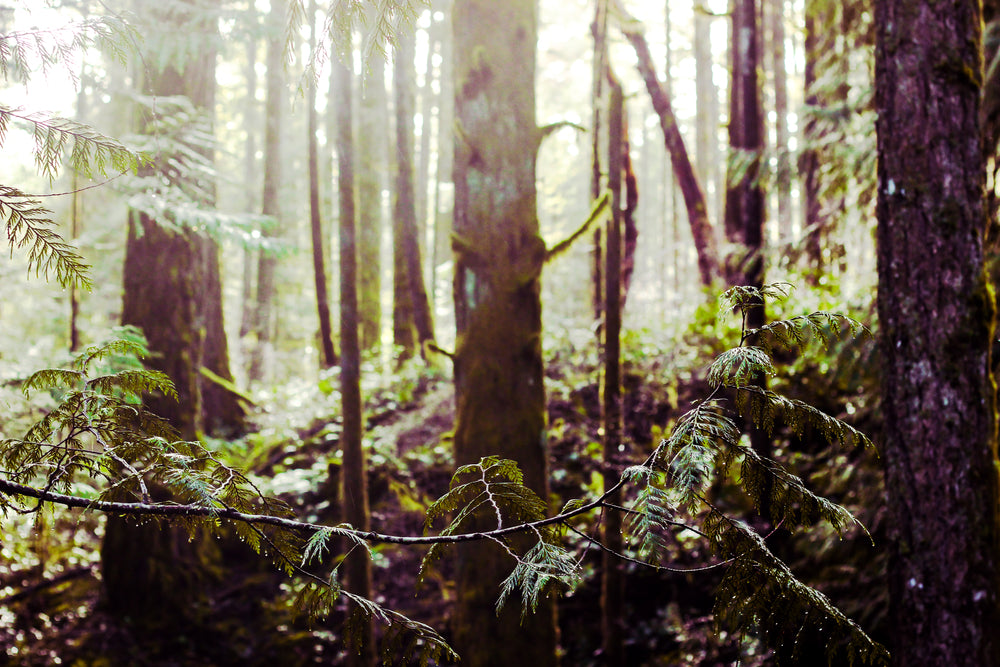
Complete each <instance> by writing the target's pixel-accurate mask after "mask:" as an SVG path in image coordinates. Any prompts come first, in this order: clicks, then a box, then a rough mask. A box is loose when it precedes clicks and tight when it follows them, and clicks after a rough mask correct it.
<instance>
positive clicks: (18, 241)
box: [0, 185, 92, 289]
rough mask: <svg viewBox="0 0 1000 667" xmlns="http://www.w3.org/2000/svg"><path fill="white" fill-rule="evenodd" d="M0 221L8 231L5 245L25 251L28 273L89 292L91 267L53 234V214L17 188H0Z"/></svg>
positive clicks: (4, 186) (1, 186)
mask: <svg viewBox="0 0 1000 667" xmlns="http://www.w3.org/2000/svg"><path fill="white" fill-rule="evenodd" d="M0 220H4V221H5V223H6V227H7V242H8V244H9V245H10V247H11V248H12V249H13V248H27V251H28V270H29V271H32V270H33V271H34V272H35V275H39V274H41V275H43V276H45V277H46V278H47V277H48V276H49V273H55V276H56V280H57V281H58V282H59V284H60V285H62V286H64V287H69V286H71V285H77V286H79V287H83V288H86V289H90V288H91V286H92V284H91V282H90V278H88V277H87V271H88V270H89V269H90V267H89V266H88V265H87V264H86V263H84V261H83V258H82V257H81V256H80V255H79V254H77V252H76V251H75V249H74V248H73V247H72V246H70V245H69V244H68V243H66V242H65V241H64V240H63V238H62V237H61V236H60V235H59V234H57V233H56V232H55V231H53V229H52V228H53V227H54V226H55V223H54V222H53V221H52V212H51V211H49V210H48V209H46V208H45V207H43V206H42V205H41V202H39V201H38V200H37V199H35V198H33V197H32V196H31V195H28V194H26V193H24V192H22V191H20V190H18V189H17V188H12V187H10V186H7V185H0Z"/></svg>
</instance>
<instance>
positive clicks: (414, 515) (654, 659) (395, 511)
mask: <svg viewBox="0 0 1000 667" xmlns="http://www.w3.org/2000/svg"><path fill="white" fill-rule="evenodd" d="M584 371H586V369H581V368H579V367H575V366H573V365H572V364H553V365H550V367H549V369H548V371H547V380H548V383H549V394H548V395H549V404H548V412H549V425H550V434H551V437H550V442H551V444H552V449H551V460H550V466H551V479H552V498H551V501H552V502H551V504H552V505H553V506H562V504H563V503H565V502H566V501H567V500H569V499H571V498H574V497H581V496H591V497H592V496H593V494H594V493H595V492H596V491H599V488H598V486H597V485H598V484H599V479H600V472H601V469H602V467H601V460H600V452H601V445H600V442H601V439H600V432H601V430H600V400H599V399H600V391H599V388H598V385H597V384H596V383H594V382H593V381H588V380H586V377H585V376H586V375H587V374H588V373H587V372H584ZM581 373H582V375H581ZM651 377H655V374H651V373H650V369H648V368H647V369H643V370H641V371H638V370H636V371H633V372H630V373H628V374H627V375H626V379H625V383H624V385H625V414H626V424H627V427H626V439H627V443H628V444H627V447H628V449H629V452H630V456H629V459H630V461H631V462H633V463H638V462H641V460H642V459H643V458H644V457H645V455H646V454H647V453H648V452H649V451H650V450H649V448H650V446H651V445H652V442H653V440H654V439H655V438H659V437H660V435H661V434H662V433H663V432H664V429H666V428H667V427H668V425H669V424H670V422H671V420H672V419H675V418H676V416H677V415H678V406H680V407H681V408H686V407H687V406H689V405H690V402H691V401H692V400H694V399H696V398H698V397H699V396H703V395H704V384H703V382H702V381H700V380H698V379H691V378H689V379H688V380H686V381H680V382H678V381H677V380H676V378H673V379H671V380H670V382H659V381H656V380H655V379H650V378H651ZM408 393H409V394H410V397H409V400H407V401H402V400H401V399H400V397H399V396H400V394H399V393H397V392H394V391H384V392H377V393H375V394H374V395H373V396H371V397H370V398H369V400H368V403H367V405H366V415H367V426H368V429H369V431H368V440H369V441H370V442H371V449H370V454H369V456H370V458H369V496H370V499H371V509H372V525H373V528H375V529H376V530H378V531H379V532H381V533H387V534H400V535H418V534H421V533H422V531H423V519H424V510H425V509H426V507H427V505H428V504H429V503H430V502H431V501H433V500H434V499H435V498H438V497H440V496H441V495H443V494H444V493H445V492H446V491H447V489H448V484H449V481H450V476H451V473H452V471H453V463H452V459H451V448H450V433H451V431H452V429H453V425H454V424H453V416H454V392H453V385H452V383H451V382H450V381H449V380H447V379H445V378H443V377H440V376H429V377H425V378H421V379H420V380H419V381H418V382H417V383H416V385H415V386H411V387H410V391H409V392H408ZM338 433H339V418H338V417H335V416H331V417H327V418H320V419H314V420H312V421H311V422H310V423H308V424H304V425H302V426H301V427H300V428H299V429H298V433H297V436H296V438H293V439H292V440H289V441H285V442H272V443H269V444H268V445H267V447H269V448H270V449H269V450H267V451H264V452H263V453H261V452H258V453H257V455H256V456H255V457H254V460H255V461H256V464H255V466H254V472H256V473H258V474H259V475H261V476H262V477H266V476H268V475H273V474H275V473H277V472H280V473H282V474H284V475H286V476H287V475H289V474H294V473H296V472H297V471H298V472H302V473H305V472H308V471H310V470H313V471H315V470H316V469H317V467H320V468H322V467H323V466H324V465H326V466H327V467H328V468H329V469H330V470H331V471H333V470H334V469H335V466H329V464H324V463H323V462H324V461H335V459H336V455H337V454H336V451H335V449H336V444H337V435H338ZM334 481H335V480H333V476H331V481H329V482H328V484H327V488H323V486H320V487H319V488H315V489H313V490H311V491H310V492H308V493H304V494H296V495H289V496H288V498H287V499H288V500H289V502H291V504H292V505H293V507H294V508H295V511H296V514H297V515H298V516H300V517H307V518H309V519H310V520H315V521H319V522H323V523H327V524H335V523H336V522H337V521H339V517H338V514H339V512H338V510H337V507H336V503H335V501H333V502H331V499H332V498H335V494H331V493H330V488H329V487H330V486H332V485H333V483H334ZM580 527H581V529H583V530H589V529H592V528H593V527H592V526H591V527H588V526H586V525H582V526H580ZM79 538H80V539H81V541H82V542H83V543H84V546H85V547H87V548H89V549H90V550H91V551H92V552H93V553H95V554H96V553H97V550H98V548H99V530H98V531H97V533H96V534H91V535H87V534H82V535H80V536H79ZM229 542H232V544H230V543H229ZM580 542H581V543H580V544H576V545H575V546H574V548H575V549H576V550H577V552H578V554H579V555H580V557H581V559H582V563H583V568H584V572H585V577H584V581H583V582H582V583H581V585H580V586H578V587H577V588H576V589H575V590H574V591H571V592H569V593H568V594H566V595H564V596H563V597H562V598H561V599H560V617H561V625H562V635H561V636H562V639H561V642H562V648H563V651H564V664H567V665H574V666H579V667H586V666H587V665H596V664H599V662H600V658H599V653H598V649H599V637H600V576H599V569H600V556H599V554H598V553H595V552H594V550H593V549H592V548H588V547H587V545H586V544H585V543H583V542H582V540H581V541H580ZM221 548H222V552H223V554H224V564H223V565H219V566H218V567H220V568H222V570H223V572H224V573H223V574H220V576H219V579H218V581H217V583H216V584H215V585H213V586H210V587H208V588H207V589H206V591H205V597H204V598H203V599H202V600H200V601H199V603H198V604H199V610H198V613H197V614H193V615H192V619H191V621H192V622H188V623H182V624H180V625H178V624H177V622H176V621H177V619H173V618H164V619H162V621H163V622H162V624H154V625H153V626H152V627H139V626H137V625H133V624H130V623H128V622H125V623H122V622H120V621H117V620H114V619H113V618H112V617H111V616H110V615H109V614H107V613H106V611H105V610H103V609H102V607H101V604H100V574H99V568H98V561H97V559H96V558H94V559H92V560H91V562H90V563H89V564H87V565H86V566H85V567H83V568H81V570H80V572H79V576H74V577H72V578H70V579H68V580H66V581H63V582H58V583H57V582H53V581H45V580H42V579H36V580H34V581H32V580H31V579H30V577H28V576H26V577H24V578H22V580H21V581H20V583H19V584H18V585H17V588H18V589H19V590H20V591H21V593H24V595H22V596H21V597H20V598H18V599H12V598H11V597H8V598H6V599H0V613H4V614H6V615H7V617H6V619H5V620H7V621H9V622H7V623H3V624H0V655H6V659H7V663H6V664H8V665H11V666H12V667H13V666H14V665H18V666H25V667H27V666H30V665H50V664H60V663H61V664H69V665H74V666H77V667H90V666H93V667H99V666H100V667H103V666H105V665H119V664H122V665H126V664H127V665H132V664H135V665H180V666H187V665H192V666H193V665H206V666H208V665H220V666H221V665H236V664H239V665H248V666H251V667H252V666H255V665H272V664H276V662H277V661H280V664H282V665H283V666H284V667H295V666H297V665H310V664H339V661H340V659H341V658H342V656H343V654H342V644H341V642H340V636H339V630H338V624H339V620H338V619H336V618H333V619H330V620H328V621H325V622H321V623H320V629H319V631H310V629H309V628H307V627H306V626H305V625H304V623H303V621H302V620H301V619H297V618H293V617H292V616H291V615H290V614H289V612H288V608H289V605H288V600H289V596H290V589H289V586H288V583H287V579H286V578H285V577H284V575H283V574H281V573H279V572H277V571H275V570H274V569H273V568H271V567H270V566H269V565H267V564H266V562H264V559H261V558H259V557H256V556H255V555H254V554H252V553H250V551H249V550H248V549H246V548H245V547H243V546H242V545H239V544H235V540H228V541H224V544H223V545H222V547H221ZM670 548H671V553H670V555H669V558H670V559H671V565H672V566H676V567H694V566H698V565H703V564H705V563H706V562H709V561H710V557H709V555H708V554H707V553H706V552H705V551H704V547H698V546H694V547H691V546H690V545H689V544H686V543H685V544H681V543H680V542H678V541H676V540H675V542H674V543H672V546H671V547H670ZM424 551H425V549H422V548H420V549H414V548H402V547H398V546H379V547H376V548H375V549H374V565H375V568H374V576H375V587H376V590H375V600H376V601H377V602H378V603H379V604H381V605H383V606H385V607H387V608H390V609H395V610H398V611H401V612H402V613H405V614H407V615H409V616H410V617H411V618H414V619H415V620H418V621H420V622H422V623H426V624H428V625H430V626H432V627H434V628H435V629H437V630H439V631H440V632H441V633H442V634H443V635H444V636H445V638H447V637H448V635H449V623H450V622H451V619H450V615H449V612H450V609H451V607H452V602H453V601H454V599H455V590H454V584H453V578H452V571H451V565H450V563H449V560H448V558H447V556H446V557H445V558H444V559H442V560H441V561H439V563H438V564H437V565H436V566H435V567H434V568H433V569H432V570H431V571H430V573H429V575H428V576H427V577H426V579H425V581H424V582H422V583H421V584H420V585H418V582H417V574H418V572H419V570H420V563H421V559H422V558H423V555H424ZM25 574H27V573H25ZM718 576H719V575H718V574H717V573H708V574H704V575H697V576H696V575H690V574H688V575H670V574H664V573H662V572H657V571H655V570H652V569H649V568H641V567H638V566H630V567H629V571H628V583H627V591H626V596H627V600H628V601H629V602H628V604H629V614H630V620H629V627H630V628H631V632H630V635H629V638H628V642H629V646H628V652H629V664H635V665H703V666H709V665H729V664H732V663H733V661H735V660H738V659H741V658H742V662H741V664H743V665H753V664H762V663H761V660H762V659H763V658H762V652H761V651H760V647H759V645H757V644H756V643H755V642H753V641H752V640H744V641H742V642H741V641H739V640H738V639H736V638H733V637H729V636H727V635H726V633H725V632H721V633H718V632H716V628H715V627H714V622H713V620H712V615H711V608H712V590H713V589H714V587H715V585H716V583H717V582H718ZM32 586H40V588H38V589H33V588H31V587H32ZM15 597H16V596H15ZM4 649H5V650H4ZM0 664H2V661H0Z"/></svg>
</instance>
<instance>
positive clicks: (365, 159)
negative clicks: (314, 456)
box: [358, 57, 389, 350]
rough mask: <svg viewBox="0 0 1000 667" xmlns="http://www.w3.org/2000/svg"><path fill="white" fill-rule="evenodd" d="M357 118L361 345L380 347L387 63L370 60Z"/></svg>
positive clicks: (379, 59)
mask: <svg viewBox="0 0 1000 667" xmlns="http://www.w3.org/2000/svg"><path fill="white" fill-rule="evenodd" d="M361 78H362V82H361V99H360V100H359V107H360V111H361V113H360V117H359V118H358V202H359V203H360V204H361V206H360V207H359V208H358V257H359V259H360V263H359V265H358V308H359V311H358V313H359V315H360V317H361V349H363V350H369V349H371V348H373V347H375V346H376V345H378V343H379V340H380V339H381V336H382V232H383V230H384V225H383V218H384V216H383V214H382V191H383V190H384V189H385V188H386V186H387V183H386V181H387V179H386V178H385V173H386V164H387V162H388V159H389V156H388V147H387V142H386V137H387V135H388V132H389V114H388V111H387V109H388V107H389V96H388V95H387V94H386V90H385V62H384V61H383V60H382V59H381V58H379V57H374V58H370V59H369V61H368V62H367V63H366V65H365V67H364V68H363V69H362V73H361Z"/></svg>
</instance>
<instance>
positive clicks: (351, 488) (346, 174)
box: [333, 59, 375, 667]
mask: <svg viewBox="0 0 1000 667" xmlns="http://www.w3.org/2000/svg"><path fill="white" fill-rule="evenodd" d="M333 68H334V75H335V77H336V82H337V86H336V93H337V96H336V100H337V173H338V187H339V191H340V207H339V208H340V346H341V358H340V383H341V388H340V391H341V396H342V400H343V403H342V405H343V428H342V430H341V436H340V438H341V440H340V446H341V450H342V451H343V452H344V463H343V472H342V474H341V479H342V483H343V494H342V498H341V502H342V503H343V505H342V506H343V508H344V521H345V522H347V523H349V524H351V525H352V526H353V527H354V528H356V529H358V530H368V527H369V521H370V519H369V510H368V485H367V471H366V466H365V451H364V447H363V445H362V433H363V428H364V425H363V416H362V413H361V346H360V341H359V337H358V286H357V277H358V256H357V252H358V248H357V230H356V226H355V222H354V221H355V209H354V139H353V136H352V131H351V126H352V121H351V116H352V113H351V84H352V79H353V75H352V72H351V71H350V70H349V69H348V68H347V66H346V65H344V64H343V63H341V62H340V61H339V60H336V59H335V60H334V61H333ZM342 568H343V572H344V576H345V578H346V584H347V588H348V590H350V591H351V592H353V593H355V594H357V595H361V596H363V597H366V598H371V597H372V566H371V560H370V559H369V558H368V554H367V552H366V551H364V550H363V549H354V550H353V551H352V553H351V554H350V555H349V556H348V557H347V558H346V559H345V560H344V563H343V565H342ZM357 627H358V629H359V630H358V632H359V634H360V636H358V637H357V638H356V641H357V644H358V647H359V650H358V651H357V652H354V651H351V652H350V653H349V662H348V664H349V665H351V666H352V667H370V666H371V665H374V664H375V646H374V628H373V624H372V621H371V619H368V621H367V622H365V623H361V624H359V625H358V626H357Z"/></svg>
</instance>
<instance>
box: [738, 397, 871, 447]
mask: <svg viewBox="0 0 1000 667" xmlns="http://www.w3.org/2000/svg"><path fill="white" fill-rule="evenodd" d="M736 408H737V410H739V412H740V414H741V415H743V416H745V417H748V418H749V419H750V420H751V421H752V422H753V423H754V425H755V426H757V427H758V428H762V429H764V430H766V431H767V432H768V433H770V432H771V431H772V430H773V428H774V424H775V421H776V420H777V419H778V418H779V417H780V418H781V419H782V421H783V422H784V423H785V425H786V426H787V427H788V428H789V429H790V430H791V431H792V433H794V434H795V435H796V436H798V437H799V438H805V437H807V436H809V435H819V436H820V437H822V438H823V439H824V440H825V441H826V442H828V443H831V444H834V443H838V442H839V443H840V444H841V445H842V446H844V447H872V448H874V447H875V445H874V444H873V443H872V441H871V439H870V438H869V437H868V436H866V435H865V434H864V433H862V432H861V431H859V430H857V429H856V428H854V427H853V426H851V425H850V424H848V423H847V422H844V421H841V420H840V419H837V418H836V417H831V416H830V415H828V414H826V413H825V412H823V411H822V410H819V409H818V408H815V407H813V406H811V405H809V404H808V403H805V402H804V401H800V400H797V399H793V398H788V397H786V396H782V395H781V394H778V393H776V392H773V391H771V390H769V389H763V388H761V387H753V386H743V387H740V388H739V391H738V392H737V395H736Z"/></svg>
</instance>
